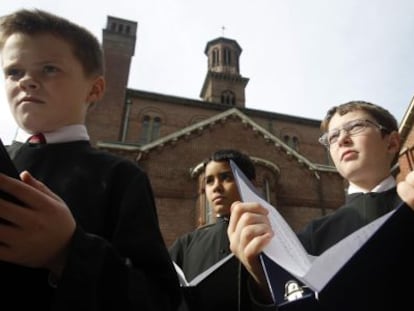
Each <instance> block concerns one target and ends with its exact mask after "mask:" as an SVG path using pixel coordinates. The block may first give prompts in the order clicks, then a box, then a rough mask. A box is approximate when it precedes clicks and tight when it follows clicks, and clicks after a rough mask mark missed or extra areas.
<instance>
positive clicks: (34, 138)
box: [27, 133, 46, 144]
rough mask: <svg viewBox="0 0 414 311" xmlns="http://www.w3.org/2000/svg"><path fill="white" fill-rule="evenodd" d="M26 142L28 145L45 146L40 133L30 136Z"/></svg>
mask: <svg viewBox="0 0 414 311" xmlns="http://www.w3.org/2000/svg"><path fill="white" fill-rule="evenodd" d="M27 141H28V142H29V143H30V144H46V138H45V135H43V134H42V133H38V134H35V135H32V136H30V137H29V139H28V140H27Z"/></svg>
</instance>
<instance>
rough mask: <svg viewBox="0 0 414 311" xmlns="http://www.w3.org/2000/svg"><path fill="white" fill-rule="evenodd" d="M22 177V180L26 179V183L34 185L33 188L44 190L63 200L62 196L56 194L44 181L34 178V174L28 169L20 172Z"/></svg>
mask: <svg viewBox="0 0 414 311" xmlns="http://www.w3.org/2000/svg"><path fill="white" fill-rule="evenodd" d="M20 178H21V179H22V181H24V182H25V183H26V184H28V185H30V186H32V187H33V188H35V189H37V190H39V191H41V192H43V193H44V194H47V195H48V196H50V197H52V198H54V199H56V200H58V201H61V198H60V197H59V196H58V195H56V194H55V193H54V192H52V190H50V189H49V188H48V187H47V186H46V185H45V184H44V183H42V182H41V181H39V180H37V179H36V178H34V177H33V176H32V174H30V173H29V172H28V171H24V172H22V173H21V174H20Z"/></svg>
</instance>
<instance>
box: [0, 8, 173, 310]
mask: <svg viewBox="0 0 414 311" xmlns="http://www.w3.org/2000/svg"><path fill="white" fill-rule="evenodd" d="M0 55H1V63H2V69H3V72H4V74H5V85H6V94H7V98H8V103H9V106H10V110H11V112H12V114H13V116H14V118H15V120H16V122H17V125H18V127H19V129H18V133H17V135H16V138H15V140H14V141H13V142H12V144H11V145H10V146H8V151H9V153H10V155H11V158H12V159H13V161H14V163H15V166H16V168H17V169H18V171H19V172H21V174H20V178H21V180H20V181H19V180H17V179H13V178H10V177H7V176H5V175H3V174H0V190H2V191H4V192H6V193H9V194H11V195H12V196H14V197H15V198H17V199H18V200H19V201H20V202H22V204H16V203H13V202H9V201H5V200H2V199H0V218H2V219H3V220H5V222H3V223H2V224H1V225H0V260H1V263H0V278H1V284H2V285H1V296H2V299H1V300H2V307H1V308H4V309H7V310H8V309H14V310H29V309H33V310H59V311H62V310H77V311H80V310H166V311H168V310H175V309H176V307H177V305H178V304H179V299H180V296H179V287H178V279H177V277H176V274H175V271H174V268H173V266H172V264H171V260H170V258H169V254H168V251H167V249H166V246H165V244H164V241H163V238H162V235H161V232H160V229H159V225H158V219H157V213H156V208H155V204H154V199H153V193H152V188H151V185H150V182H149V180H148V177H147V175H146V174H145V173H144V172H143V171H142V170H141V169H140V168H139V167H138V166H137V165H136V163H133V162H132V161H129V160H127V159H125V158H121V157H117V156H114V155H111V154H109V153H105V152H102V151H99V150H95V149H94V148H92V147H91V144H90V142H89V137H88V133H87V130H86V127H85V125H84V122H85V117H86V113H87V111H88V109H89V106H90V105H91V104H92V103H94V102H96V101H98V100H99V99H100V98H101V97H102V95H103V93H104V89H105V81H104V78H103V55H102V51H101V47H100V45H99V42H98V41H97V39H96V38H95V37H94V36H93V35H92V34H91V33H89V32H88V31H87V30H86V29H84V28H82V27H80V26H78V25H75V24H73V23H71V22H70V21H68V20H65V19H63V18H60V17H58V16H54V15H52V14H50V13H47V12H44V11H39V10H19V11H16V12H14V13H12V14H10V15H7V16H4V17H2V18H1V20H0ZM39 133H41V135H42V137H43V139H45V140H46V144H34V143H30V142H28V141H30V139H29V138H30V136H32V135H34V134H39ZM16 297H18V298H16Z"/></svg>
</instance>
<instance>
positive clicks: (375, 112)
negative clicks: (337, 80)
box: [320, 100, 398, 133]
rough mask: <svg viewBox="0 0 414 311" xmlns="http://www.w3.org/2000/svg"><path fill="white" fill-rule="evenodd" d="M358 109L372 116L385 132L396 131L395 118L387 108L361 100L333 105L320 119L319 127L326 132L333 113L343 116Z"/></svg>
mask: <svg viewBox="0 0 414 311" xmlns="http://www.w3.org/2000/svg"><path fill="white" fill-rule="evenodd" d="M358 110H362V111H364V112H366V113H368V114H369V115H370V116H371V117H373V118H374V119H375V121H376V122H377V123H378V124H380V125H382V126H383V127H384V128H385V129H386V130H384V131H385V132H386V133H391V132H393V131H398V123H397V120H396V119H395V118H394V116H393V115H392V114H391V113H390V112H389V111H388V110H386V109H384V108H382V107H380V106H378V105H375V104H373V103H370V102H366V101H362V100H354V101H350V102H347V103H344V104H341V105H339V106H334V107H332V108H331V109H329V110H328V112H327V113H326V116H325V118H324V119H323V120H322V123H321V127H320V128H321V131H322V132H326V131H327V130H328V127H329V123H330V121H331V119H332V117H333V116H334V115H335V114H339V115H340V116H343V115H345V114H347V113H348V112H351V111H358Z"/></svg>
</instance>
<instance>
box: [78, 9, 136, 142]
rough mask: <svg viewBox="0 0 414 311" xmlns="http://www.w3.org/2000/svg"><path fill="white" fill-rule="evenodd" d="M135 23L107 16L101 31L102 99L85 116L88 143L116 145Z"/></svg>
mask: <svg viewBox="0 0 414 311" xmlns="http://www.w3.org/2000/svg"><path fill="white" fill-rule="evenodd" d="M137 28H138V23H137V22H134V21H129V20H125V19H121V18H117V17H112V16H108V18H107V24H106V27H105V28H104V29H103V31H102V48H103V53H104V60H105V79H106V90H105V95H104V98H103V99H102V100H101V101H100V102H98V103H97V104H96V106H95V107H93V108H92V110H91V111H90V112H89V113H88V116H87V119H86V124H87V126H88V132H89V135H90V137H91V141H92V143H95V140H96V138H97V137H99V140H102V141H119V140H120V139H121V131H122V127H123V124H122V123H123V119H124V118H123V117H124V113H125V111H124V110H125V106H126V105H125V100H126V99H125V93H126V89H127V86H128V78H129V72H130V67H131V60H132V56H134V53H135V42H136V33H137Z"/></svg>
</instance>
